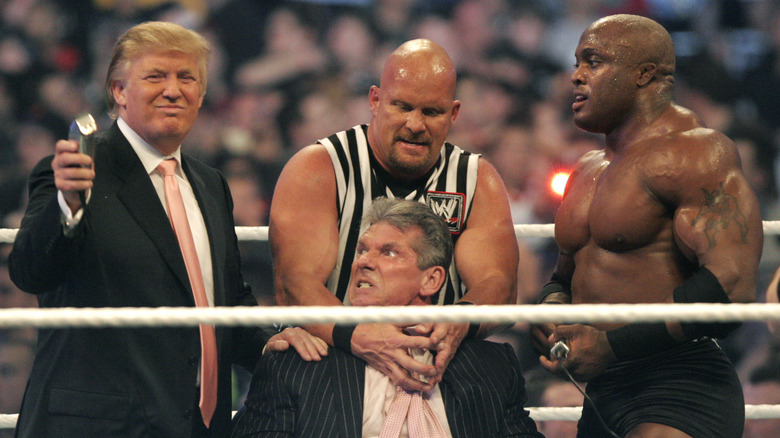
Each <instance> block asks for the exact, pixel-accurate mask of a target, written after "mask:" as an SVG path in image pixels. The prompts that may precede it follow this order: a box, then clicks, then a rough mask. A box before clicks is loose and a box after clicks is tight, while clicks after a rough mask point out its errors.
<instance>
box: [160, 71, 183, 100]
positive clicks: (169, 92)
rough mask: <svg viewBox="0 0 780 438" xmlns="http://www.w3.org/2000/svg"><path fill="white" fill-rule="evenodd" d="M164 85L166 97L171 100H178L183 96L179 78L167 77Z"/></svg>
mask: <svg viewBox="0 0 780 438" xmlns="http://www.w3.org/2000/svg"><path fill="white" fill-rule="evenodd" d="M163 85H164V87H163V96H164V97H166V98H168V99H171V100H176V99H178V98H179V97H180V96H181V87H180V86H179V81H178V78H175V77H173V78H167V79H166V80H165V83H164V84H163Z"/></svg>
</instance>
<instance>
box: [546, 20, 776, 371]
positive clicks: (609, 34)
mask: <svg viewBox="0 0 780 438" xmlns="http://www.w3.org/2000/svg"><path fill="white" fill-rule="evenodd" d="M575 57H576V66H575V67H576V69H575V71H574V72H573V74H572V78H571V80H572V84H573V85H574V93H573V97H574V99H573V104H572V112H573V114H574V122H575V124H576V125H577V126H578V127H580V128H581V129H584V130H586V131H589V132H594V133H601V134H605V136H606V138H605V139H606V147H605V148H604V149H602V150H597V151H591V152H588V153H586V154H585V155H584V156H583V157H582V158H581V159H580V160H579V162H578V164H577V165H576V167H575V170H574V171H573V172H572V174H571V176H570V178H569V181H568V183H567V187H566V190H565V194H564V198H563V200H562V202H561V205H560V207H559V210H558V214H557V216H556V220H555V238H556V241H557V244H558V247H559V258H558V262H557V265H556V274H557V275H558V276H560V277H561V278H563V279H565V280H569V281H571V290H572V296H571V298H570V300H571V302H572V303H575V304H576V303H595V304H598V303H672V302H673V291H674V289H675V288H676V287H677V286H679V285H680V284H682V283H683V282H684V281H685V280H686V279H687V278H688V277H690V276H691V275H692V274H693V273H694V272H696V271H697V270H698V269H700V268H702V267H706V268H707V269H709V270H710V271H711V272H712V273H713V274H714V275H715V277H716V278H717V279H718V282H719V283H720V284H721V286H722V287H723V289H724V290H725V292H726V293H727V295H728V297H729V299H730V301H731V302H736V303H747V302H754V301H755V289H756V284H757V278H758V260H759V258H760V255H761V250H762V245H763V229H762V224H761V217H760V211H759V206H758V201H757V199H756V197H755V194H754V193H753V192H752V190H751V188H750V186H749V184H748V182H747V180H746V179H745V176H744V174H743V173H742V169H741V164H740V158H739V154H738V152H737V149H736V148H735V146H734V144H733V142H732V141H731V140H730V139H729V138H727V137H726V136H725V135H723V134H722V133H720V132H717V131H715V130H712V129H708V128H706V127H704V126H703V125H702V124H701V122H700V121H699V119H698V118H697V117H696V115H695V114H693V113H692V112H691V111H690V110H688V109H686V108H683V107H681V106H679V105H676V104H675V103H674V102H673V101H672V89H673V83H674V79H673V76H672V74H673V72H674V49H673V45H672V42H671V38H670V37H669V35H668V33H667V32H666V31H665V30H664V29H663V28H662V27H661V26H660V25H658V23H655V22H653V21H651V20H648V19H644V18H641V17H636V16H627V15H617V16H610V17H606V18H604V19H602V20H599V21H597V22H595V23H594V24H593V25H591V26H590V27H589V28H588V29H586V31H585V32H584V33H583V34H582V37H581V38H580V41H579V45H578V47H577V50H576V53H575ZM546 302H562V303H567V302H569V297H568V296H566V295H563V294H554V295H551V296H550V297H548V299H547V300H546ZM620 325H622V324H614V323H612V324H611V323H595V324H592V325H588V326H585V325H574V326H556V325H554V324H547V325H539V326H535V327H534V329H533V341H534V343H535V346H536V348H537V349H538V351H539V352H540V353H545V352H549V348H550V346H551V345H552V343H554V342H555V341H557V340H558V339H560V338H567V339H568V341H569V343H570V344H571V345H570V346H571V347H572V352H571V353H570V356H569V358H568V359H567V361H568V363H569V364H570V365H572V370H573V371H574V372H575V375H577V376H579V377H580V378H582V379H584V380H587V379H590V378H591V377H593V376H595V375H598V374H600V373H601V372H602V371H603V370H604V369H605V368H606V367H607V366H608V365H609V364H611V363H612V362H614V360H615V357H614V354H613V353H612V350H611V347H610V346H609V343H608V342H607V340H606V334H605V330H608V329H611V328H615V327H618V326H620ZM667 329H668V331H669V333H670V334H671V335H672V336H673V337H674V338H676V339H678V340H682V338H683V334H682V330H681V328H680V325H679V323H667ZM553 333H555V335H553V336H550V335H552V334H553ZM541 360H542V364H543V365H545V366H546V367H548V369H550V370H554V371H558V370H559V369H560V367H559V366H558V364H557V363H554V362H551V361H549V360H548V359H547V358H546V357H542V359H541Z"/></svg>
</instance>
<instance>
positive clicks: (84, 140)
mask: <svg viewBox="0 0 780 438" xmlns="http://www.w3.org/2000/svg"><path fill="white" fill-rule="evenodd" d="M96 132H97V123H95V118H94V117H92V114H89V113H83V114H79V115H78V116H76V118H75V119H74V120H73V123H71V124H70V130H69V132H68V138H69V139H70V140H76V141H78V142H79V152H81V153H82V154H87V155H89V156H90V157H94V156H95V133H96Z"/></svg>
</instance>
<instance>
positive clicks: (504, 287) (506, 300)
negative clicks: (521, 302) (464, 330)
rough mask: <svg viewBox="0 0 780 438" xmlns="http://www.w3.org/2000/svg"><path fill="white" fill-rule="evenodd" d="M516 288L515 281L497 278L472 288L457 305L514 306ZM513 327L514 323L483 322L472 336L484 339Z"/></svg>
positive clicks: (484, 281)
mask: <svg viewBox="0 0 780 438" xmlns="http://www.w3.org/2000/svg"><path fill="white" fill-rule="evenodd" d="M514 288H515V283H514V282H513V279H511V278H504V277H501V276H496V277H494V278H490V279H486V280H483V281H481V282H479V283H477V284H476V285H475V286H474V287H473V288H471V287H470V288H469V290H468V292H467V293H466V294H465V295H464V296H463V298H461V299H460V300H458V302H457V303H456V304H465V303H470V304H473V305H477V306H480V305H508V304H513V303H514V302H513V301H512V300H513V299H516V297H517V295H516V294H513V293H512V291H513V290H514ZM511 326H512V323H486V322H482V323H480V324H479V328H478V330H476V333H471V334H472V335H473V336H474V337H477V338H480V339H484V338H487V337H488V336H490V335H492V334H494V333H497V332H500V331H501V330H504V329H506V328H509V327H511ZM473 331H474V330H473V329H472V332H473Z"/></svg>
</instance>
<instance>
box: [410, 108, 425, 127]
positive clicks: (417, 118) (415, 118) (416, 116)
mask: <svg viewBox="0 0 780 438" xmlns="http://www.w3.org/2000/svg"><path fill="white" fill-rule="evenodd" d="M424 120H425V116H423V114H422V111H420V110H413V111H409V114H408V115H407V116H406V129H408V130H409V131H411V132H422V131H424V130H425V122H424Z"/></svg>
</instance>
